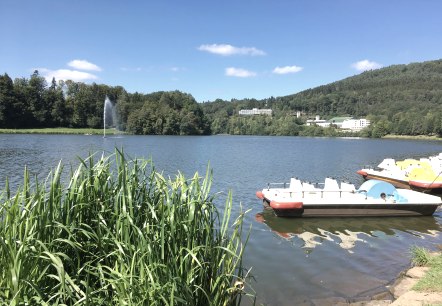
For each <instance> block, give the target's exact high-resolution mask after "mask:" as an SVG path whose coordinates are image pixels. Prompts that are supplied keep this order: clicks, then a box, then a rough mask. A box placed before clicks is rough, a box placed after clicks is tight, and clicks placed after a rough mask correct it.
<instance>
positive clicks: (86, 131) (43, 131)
mask: <svg viewBox="0 0 442 306" xmlns="http://www.w3.org/2000/svg"><path fill="white" fill-rule="evenodd" d="M103 133H104V131H103V129H87V128H85V129H74V128H45V129H0V134H76V135H103ZM122 133H123V132H120V131H117V130H115V129H106V135H115V134H122Z"/></svg>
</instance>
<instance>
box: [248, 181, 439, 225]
mask: <svg viewBox="0 0 442 306" xmlns="http://www.w3.org/2000/svg"><path fill="white" fill-rule="evenodd" d="M278 185H279V186H280V185H282V184H269V186H268V187H267V188H264V189H263V190H261V191H257V192H256V195H257V197H258V198H260V199H262V200H263V202H264V205H265V206H266V207H270V208H272V209H273V211H274V212H275V214H276V215H277V216H280V217H326V216H330V217H336V216H351V217H373V216H430V215H432V214H433V213H434V212H435V211H436V209H437V208H438V206H439V205H441V204H442V199H441V198H440V197H438V196H434V195H430V194H425V193H422V192H418V191H414V190H408V189H400V188H396V187H394V186H393V185H392V184H390V183H388V182H384V181H379V180H368V181H366V182H364V183H363V184H362V185H361V186H360V187H359V188H358V189H356V188H355V186H354V185H353V184H350V183H345V182H343V183H341V185H340V186H339V183H338V182H337V181H336V180H335V179H332V178H326V179H325V182H324V184H311V183H306V182H302V181H300V180H299V179H297V178H292V179H291V180H290V183H289V184H284V186H283V187H282V188H278V187H272V186H278Z"/></svg>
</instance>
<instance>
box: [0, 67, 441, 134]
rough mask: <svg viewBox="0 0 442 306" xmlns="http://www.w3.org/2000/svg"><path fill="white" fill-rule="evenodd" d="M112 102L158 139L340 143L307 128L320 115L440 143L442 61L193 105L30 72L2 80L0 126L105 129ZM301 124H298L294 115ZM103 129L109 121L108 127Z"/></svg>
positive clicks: (167, 95)
mask: <svg viewBox="0 0 442 306" xmlns="http://www.w3.org/2000/svg"><path fill="white" fill-rule="evenodd" d="M106 96H108V97H109V99H110V100H111V101H112V102H113V103H114V105H115V108H116V114H117V115H118V120H116V121H115V122H113V124H114V125H117V126H116V127H117V128H118V129H120V130H122V131H127V132H129V133H133V134H157V135H207V134H232V135H293V136H296V135H302V136H343V135H348V134H346V133H343V132H342V131H340V130H338V129H336V128H335V127H331V128H321V127H307V126H305V121H306V120H307V119H310V118H314V117H315V115H320V116H321V117H322V118H323V119H330V118H332V117H337V116H338V117H339V116H352V117H355V118H361V117H365V118H367V119H369V120H371V122H372V124H371V126H370V127H369V128H367V129H365V130H363V131H362V132H360V133H359V134H357V135H360V136H366V137H382V136H384V135H386V134H397V135H438V136H439V137H441V136H442V60H436V61H430V62H423V63H413V64H409V65H395V66H390V67H386V68H382V69H377V70H373V71H367V72H364V73H361V74H359V75H356V76H353V77H349V78H346V79H344V80H341V81H337V82H334V83H331V84H327V85H323V86H319V87H316V88H313V89H308V90H305V91H302V92H300V93H297V94H294V95H289V96H283V97H276V98H275V97H270V98H268V99H264V100H256V99H243V100H236V99H233V100H231V101H224V100H221V99H218V100H215V101H213V102H206V103H201V104H199V103H197V102H196V101H195V99H194V98H193V97H192V96H191V95H190V94H186V93H182V92H179V91H173V92H154V93H150V94H140V93H128V92H126V91H125V89H124V88H123V87H121V86H117V87H110V86H106V85H97V84H95V83H93V84H91V85H88V84H84V83H78V82H73V81H66V82H64V81H58V82H56V80H55V79H53V80H52V82H51V83H50V84H47V83H46V80H45V79H44V78H43V77H41V76H40V75H39V74H38V71H35V72H34V73H33V74H32V75H31V77H30V79H26V78H18V79H15V80H14V81H12V80H11V78H10V77H9V76H8V75H7V74H4V75H3V76H2V75H0V127H6V128H30V127H90V128H100V127H103V106H104V101H105V97H106ZM252 108H271V109H272V111H273V114H272V116H265V115H261V116H240V115H239V114H238V112H239V111H240V110H241V109H252ZM297 112H300V113H301V114H302V116H301V117H299V118H297V116H296V113H297ZM106 122H108V121H106Z"/></svg>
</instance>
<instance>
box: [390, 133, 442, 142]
mask: <svg viewBox="0 0 442 306" xmlns="http://www.w3.org/2000/svg"><path fill="white" fill-rule="evenodd" d="M382 138H385V139H417V140H440V141H442V138H441V137H438V136H428V135H415V136H411V135H392V134H389V135H385V136H384V137H382Z"/></svg>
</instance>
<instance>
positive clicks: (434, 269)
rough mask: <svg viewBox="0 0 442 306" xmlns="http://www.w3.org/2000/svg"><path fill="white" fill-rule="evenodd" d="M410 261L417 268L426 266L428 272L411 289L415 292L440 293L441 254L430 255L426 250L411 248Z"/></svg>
mask: <svg viewBox="0 0 442 306" xmlns="http://www.w3.org/2000/svg"><path fill="white" fill-rule="evenodd" d="M412 261H413V263H414V265H417V266H428V267H430V270H429V271H428V272H427V273H426V274H425V276H424V277H423V278H421V279H420V280H419V281H418V283H417V284H416V285H415V286H414V287H413V289H414V290H416V291H425V292H427V291H432V292H442V282H441V280H442V253H440V252H439V253H438V254H436V255H431V254H430V253H429V252H428V250H425V249H422V248H417V247H415V248H412Z"/></svg>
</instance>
